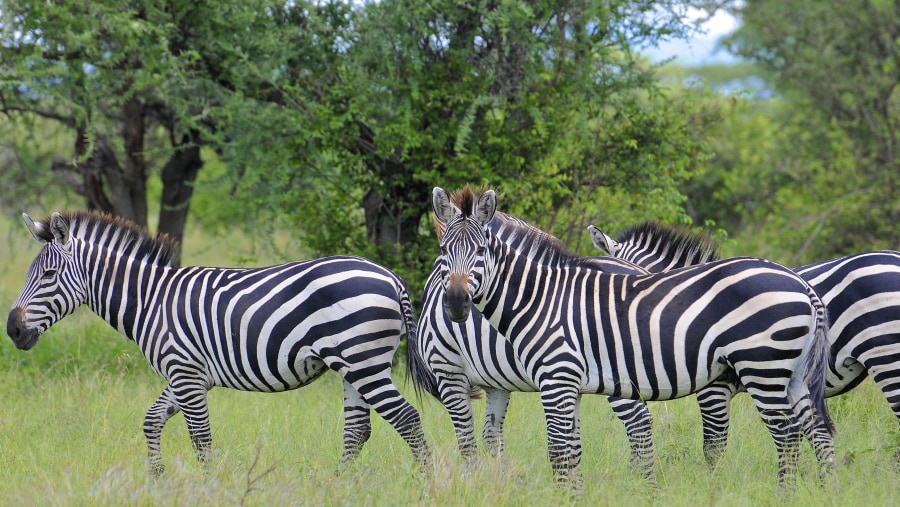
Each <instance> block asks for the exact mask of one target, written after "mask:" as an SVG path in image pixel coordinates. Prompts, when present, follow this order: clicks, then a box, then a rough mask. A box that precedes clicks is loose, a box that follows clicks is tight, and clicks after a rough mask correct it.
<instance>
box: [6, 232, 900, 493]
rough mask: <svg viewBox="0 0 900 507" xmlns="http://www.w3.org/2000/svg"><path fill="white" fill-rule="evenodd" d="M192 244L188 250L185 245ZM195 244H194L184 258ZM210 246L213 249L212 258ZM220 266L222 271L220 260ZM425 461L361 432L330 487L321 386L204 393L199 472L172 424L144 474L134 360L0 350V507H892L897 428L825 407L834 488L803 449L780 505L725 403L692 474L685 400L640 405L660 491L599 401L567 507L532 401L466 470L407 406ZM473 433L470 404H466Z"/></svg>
mask: <svg viewBox="0 0 900 507" xmlns="http://www.w3.org/2000/svg"><path fill="white" fill-rule="evenodd" d="M0 237H2V238H3V241H0V245H2V246H0V308H2V309H3V311H4V313H5V311H6V309H8V308H9V307H10V306H11V304H12V301H13V298H14V297H15V296H16V294H17V293H18V291H19V289H20V287H21V283H22V281H23V279H24V273H25V270H26V269H27V266H28V263H29V262H30V261H31V258H32V256H33V255H34V254H35V253H36V252H37V244H36V243H35V242H34V241H33V240H32V239H31V237H30V235H28V232H27V231H26V230H25V228H24V227H23V226H22V225H21V223H19V222H18V221H12V222H11V221H10V220H9V219H8V218H3V219H0ZM198 237H199V236H198ZM238 239H239V238H231V239H230V240H229V239H227V238H226V239H208V240H204V242H203V244H204V245H205V247H204V248H203V249H198V250H196V251H190V250H186V251H185V253H184V259H185V263H186V264H198V263H201V259H202V263H204V264H219V265H227V264H234V263H235V262H236V260H235V259H247V258H251V257H252V258H255V259H257V262H259V263H269V261H271V262H275V261H280V260H281V259H267V258H266V257H265V256H264V255H261V254H260V252H250V253H248V252H235V251H234V250H232V249H230V247H229V248H226V247H227V246H228V244H232V242H233V244H247V243H249V241H248V240H247V239H246V238H240V240H239V241H238ZM192 243H193V242H192ZM216 245H220V246H216ZM226 251H227V252H229V253H228V254H227V255H225V254H223V253H222V252H226ZM394 378H395V381H396V383H397V384H398V386H399V387H400V388H401V390H402V391H403V392H404V394H405V395H406V396H407V397H408V398H409V399H410V400H411V402H412V403H413V404H414V405H415V406H416V407H417V408H418V409H419V411H420V413H421V414H422V418H423V424H424V426H425V432H426V435H427V437H428V439H429V443H430V444H431V447H432V449H433V452H434V467H433V469H432V470H431V471H430V473H428V474H423V473H420V471H419V470H417V469H416V466H415V464H414V462H413V459H412V455H411V453H410V451H409V449H408V447H407V446H406V445H405V443H404V442H403V441H402V440H401V439H400V437H399V436H398V435H397V434H396V433H395V432H394V431H393V429H392V428H391V427H390V426H388V425H387V424H386V423H384V421H383V420H381V419H380V418H379V417H378V416H377V415H373V425H374V428H373V434H372V438H371V440H370V441H369V443H368V444H367V445H366V447H365V448H364V450H363V453H362V455H361V456H360V458H359V460H358V461H357V463H355V465H354V466H352V467H350V468H349V469H346V470H343V471H341V473H336V472H337V465H338V460H339V457H340V453H341V427H342V414H341V398H342V392H341V385H340V379H339V378H338V376H337V375H336V374H327V375H325V376H324V377H323V378H322V379H321V380H319V381H318V382H316V383H314V384H313V385H311V386H309V387H307V388H304V389H300V390H298V391H293V392H289V393H282V394H257V393H243V392H236V391H229V390H224V389H217V390H213V391H212V392H211V394H210V411H211V418H212V426H213V440H214V448H215V451H214V455H213V458H212V459H211V462H210V465H209V467H208V469H206V470H203V469H201V468H200V467H199V466H198V464H197V463H196V460H195V459H194V454H193V451H192V450H191V446H190V442H189V440H188V436H187V430H186V428H185V425H184V419H183V418H182V417H181V416H180V415H179V416H176V417H174V418H173V419H172V420H171V421H170V422H169V424H168V425H167V426H166V430H165V431H164V432H163V461H164V463H165V465H166V466H167V473H166V474H165V475H164V476H163V477H162V478H160V479H156V480H154V479H151V478H149V476H148V474H147V468H146V465H145V461H144V457H145V454H146V443H145V441H144V437H143V433H142V431H141V424H142V421H143V416H144V412H145V411H146V409H147V408H148V407H149V406H150V404H151V403H152V402H153V401H154V400H155V398H156V397H157V396H158V395H159V393H160V392H161V390H162V389H163V388H164V386H165V384H164V382H163V381H162V379H160V378H158V377H156V376H155V374H153V373H152V371H151V369H150V368H149V366H147V365H146V363H145V360H144V359H143V357H142V356H141V355H140V352H139V351H138V349H137V347H136V346H134V345H133V344H131V343H130V342H128V341H126V340H125V339H124V337H122V336H120V335H118V334H117V333H116V332H115V331H113V330H112V329H111V328H110V327H109V326H108V325H107V324H106V323H104V322H102V321H100V320H99V319H98V318H96V317H94V316H93V315H92V314H90V312H89V311H88V310H87V309H85V308H83V309H81V310H80V311H78V312H76V314H75V315H73V316H70V317H68V318H66V319H65V320H64V321H63V322H61V323H59V324H57V325H56V326H55V327H54V328H52V329H51V330H50V331H49V332H48V333H47V334H46V335H45V336H44V337H43V338H42V339H41V342H40V343H39V344H38V345H37V346H36V347H35V348H34V349H33V350H31V351H29V352H20V351H18V350H16V349H15V348H14V347H13V345H12V343H11V342H10V341H9V339H8V338H6V337H5V336H4V337H3V338H2V340H0V505H17V506H18V505H61V506H62V505H66V506H67V505H110V506H121V505H190V506H200V505H204V506H205V505H280V504H286V505H324V506H331V505H354V506H355V505H491V506H493V505H498V506H507V505H508V506H519V505H569V504H585V505H629V506H634V505H672V506H681V505H683V506H697V505H735V506H743V505H747V506H750V505H753V506H756V505H779V504H791V505H816V506H820V505H866V506H880V505H884V506H887V505H897V503H898V501H900V481H898V480H897V472H896V471H895V468H894V448H895V446H896V445H897V442H898V438H897V421H896V420H895V419H894V417H893V415H892V414H891V412H890V410H889V409H888V406H887V403H886V402H885V400H884V398H883V396H882V395H881V393H880V392H879V391H878V390H877V389H876V388H875V386H874V384H872V382H871V381H866V382H865V383H864V384H863V385H862V386H861V387H859V388H857V389H856V390H855V391H854V392H853V393H851V394H850V395H848V396H844V397H841V398H838V399H833V400H829V402H828V405H829V409H830V410H831V414H832V417H833V418H834V420H835V423H836V425H837V428H838V435H837V437H836V442H835V443H836V447H837V456H838V460H839V462H840V464H839V466H838V470H837V473H836V476H837V481H836V482H837V484H828V485H826V486H824V487H820V486H819V485H818V484H817V483H816V481H815V479H814V477H815V474H814V472H815V463H814V460H813V456H812V452H811V449H810V448H809V446H808V445H805V446H804V449H803V456H802V459H801V475H800V477H799V479H798V483H797V486H796V488H795V490H794V491H793V492H792V493H788V494H786V493H781V494H778V493H777V492H776V488H775V485H774V476H775V469H776V466H775V451H774V446H773V444H772V441H771V438H770V437H769V435H768V433H767V432H766V430H765V428H764V426H763V425H762V422H761V421H760V420H759V417H758V416H757V414H756V411H755V409H754V408H753V406H752V404H751V403H750V400H749V398H748V397H746V396H741V397H739V398H738V399H737V400H735V406H734V420H733V426H732V434H731V439H730V442H729V448H728V451H727V452H726V454H725V457H724V458H723V460H722V461H721V462H720V463H719V465H718V467H717V468H716V469H715V470H709V469H708V468H707V466H706V464H705V462H704V460H703V457H702V452H701V440H700V420H699V413H698V410H697V407H696V403H695V402H694V400H693V398H688V399H683V400H676V401H672V402H666V403H652V404H651V409H652V411H653V413H654V432H655V444H656V452H657V465H656V473H657V478H658V486H657V487H655V488H653V487H649V486H648V485H647V484H646V483H645V482H644V481H643V480H641V479H639V478H637V477H634V476H633V475H632V474H631V473H630V472H629V470H628V449H627V442H626V439H625V435H624V431H623V429H622V426H621V423H619V422H618V420H617V419H615V417H614V416H613V414H612V411H611V410H610V409H609V407H608V405H607V403H606V401H605V399H604V398H603V397H600V396H588V397H586V398H585V399H584V403H583V408H582V428H583V443H584V447H585V449H584V459H583V463H582V468H583V472H584V476H585V489H584V492H583V494H582V495H581V496H580V497H578V498H572V497H571V496H569V495H567V494H566V493H565V492H561V491H559V490H557V489H556V488H555V487H554V486H553V482H552V479H551V476H550V472H549V465H548V463H547V458H546V437H545V431H544V419H543V414H542V411H541V409H540V404H539V400H538V397H537V396H536V395H533V394H516V395H514V396H513V401H512V406H511V410H510V415H509V418H508V422H507V431H506V442H507V448H506V456H505V457H504V458H502V459H498V458H492V457H490V456H488V455H486V454H481V455H479V457H478V458H477V459H475V460H474V461H473V462H470V463H466V462H465V461H463V460H462V459H461V458H460V457H459V455H458V452H457V450H456V444H455V438H454V436H453V430H452V427H451V424H450V419H449V416H448V415H447V413H446V411H445V410H444V408H443V407H442V406H441V405H440V404H439V403H438V402H437V401H436V400H433V399H430V398H427V399H426V398H423V399H416V398H415V397H414V395H413V394H412V389H411V386H410V385H408V384H407V382H405V380H404V372H403V371H402V367H401V368H398V369H397V370H396V371H395V374H394ZM476 409H477V410H478V414H479V415H478V417H479V418H480V417H481V416H482V414H483V410H484V403H483V402H476Z"/></svg>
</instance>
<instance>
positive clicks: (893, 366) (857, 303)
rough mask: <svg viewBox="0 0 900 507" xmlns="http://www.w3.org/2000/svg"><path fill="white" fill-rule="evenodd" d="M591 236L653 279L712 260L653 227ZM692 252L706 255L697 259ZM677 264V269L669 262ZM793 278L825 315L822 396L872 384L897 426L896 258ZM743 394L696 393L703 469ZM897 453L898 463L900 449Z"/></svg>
mask: <svg viewBox="0 0 900 507" xmlns="http://www.w3.org/2000/svg"><path fill="white" fill-rule="evenodd" d="M590 233H591V237H592V239H593V241H594V245H595V246H596V247H597V248H598V249H600V250H601V251H604V252H606V253H608V254H609V255H613V256H615V257H618V258H622V259H625V260H629V261H631V262H634V263H636V264H638V265H640V266H642V267H644V268H646V269H648V270H650V271H653V272H658V271H660V272H661V271H666V270H669V269H672V268H673V267H679V264H681V263H686V264H696V263H703V262H708V261H709V260H711V259H715V258H718V252H717V251H716V250H715V249H714V248H712V246H711V244H710V242H709V241H707V240H706V239H705V238H702V237H693V238H691V237H689V236H687V235H684V234H673V232H672V231H671V230H669V229H667V228H665V227H661V226H659V225H657V224H641V225H639V226H637V227H633V228H630V229H629V230H627V231H625V232H624V233H623V234H622V235H621V236H620V237H619V239H618V241H616V240H613V239H612V238H610V237H609V236H606V235H605V234H603V233H602V232H601V231H600V230H599V229H596V228H593V229H590ZM698 252H705V255H696V254H697V253H698ZM676 253H677V254H676ZM687 254H693V256H691V255H687ZM679 257H680V261H679V262H678V263H675V264H673V263H672V262H671V261H672V260H673V258H679ZM794 271H795V272H796V273H797V274H799V275H800V277H801V278H803V279H805V280H806V281H807V282H808V283H809V284H810V286H812V287H813V289H815V291H816V293H817V294H818V295H819V296H820V298H821V299H822V302H823V303H824V304H825V307H826V308H827V310H828V318H829V332H828V341H829V343H830V347H831V351H830V354H829V357H830V359H831V360H830V363H829V368H828V371H827V375H826V382H825V396H826V397H832V396H838V395H841V394H844V393H846V392H848V391H850V390H851V389H853V388H854V387H856V386H857V385H859V383H860V382H862V381H863V379H865V378H866V376H871V377H872V379H873V380H874V381H875V383H876V384H877V385H878V387H879V388H880V389H881V391H882V392H883V393H884V396H885V398H886V399H887V401H888V404H889V405H890V407H891V410H892V411H893V412H894V415H895V416H896V417H897V419H898V421H900V367H898V364H900V252H897V251H893V250H881V251H874V252H865V253H860V254H856V255H850V256H846V257H840V258H837V259H831V260H827V261H822V262H817V263H814V264H809V265H806V266H801V267H799V268H796V269H794ZM743 391H745V388H744V386H743V385H741V383H740V382H739V381H738V379H736V378H735V377H734V376H733V375H725V376H724V377H722V378H721V379H720V381H719V382H716V383H715V384H714V385H711V386H710V387H708V388H706V389H704V390H701V391H700V392H698V393H697V401H698V403H699V405H700V414H701V417H702V420H703V450H704V454H705V455H706V459H707V461H708V462H709V463H710V464H715V463H716V462H717V461H718V460H719V458H720V457H721V455H722V453H724V452H725V446H726V443H727V439H728V428H729V424H730V404H731V399H732V397H734V395H735V394H736V393H738V392H743ZM896 452H898V461H900V449H898V450H897V451H896Z"/></svg>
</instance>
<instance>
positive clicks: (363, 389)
mask: <svg viewBox="0 0 900 507" xmlns="http://www.w3.org/2000/svg"><path fill="white" fill-rule="evenodd" d="M373 370H374V368H373V367H372V365H369V366H368V367H359V368H350V369H347V370H346V371H342V370H338V371H342V372H343V373H344V381H345V382H349V383H350V384H351V385H352V386H353V387H354V388H355V389H356V392H358V393H359V394H360V396H362V399H363V400H364V401H365V402H366V403H368V404H369V406H371V407H372V408H373V409H375V412H377V413H378V415H380V416H381V417H382V418H383V419H384V420H385V421H387V422H388V424H390V425H391V426H392V427H393V428H394V429H395V430H396V431H397V433H399V434H400V436H401V437H403V440H405V441H406V443H407V444H409V448H410V449H411V450H412V453H413V456H414V457H415V459H416V461H417V462H418V463H419V464H420V465H422V466H423V467H426V468H427V466H428V465H429V464H430V463H431V453H430V451H429V450H428V444H427V442H426V441H425V433H424V432H423V431H422V420H421V418H420V417H419V412H418V411H416V409H415V408H414V407H413V406H412V405H410V404H409V402H407V401H406V400H405V399H404V398H403V396H401V395H400V391H398V390H397V387H396V386H395V385H394V382H393V381H392V380H391V365H390V363H385V364H383V365H381V368H380V369H379V370H376V371H375V372H374V373H373Z"/></svg>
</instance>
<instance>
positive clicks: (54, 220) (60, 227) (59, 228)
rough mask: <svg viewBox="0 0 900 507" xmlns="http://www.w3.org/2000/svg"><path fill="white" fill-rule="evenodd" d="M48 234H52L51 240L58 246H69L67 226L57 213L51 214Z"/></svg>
mask: <svg viewBox="0 0 900 507" xmlns="http://www.w3.org/2000/svg"><path fill="white" fill-rule="evenodd" d="M50 232H52V233H53V239H54V241H56V242H57V243H59V245H60V246H68V245H69V224H67V223H66V221H65V220H64V219H63V217H62V215H60V214H59V212H58V211H55V212H53V215H52V216H51V217H50Z"/></svg>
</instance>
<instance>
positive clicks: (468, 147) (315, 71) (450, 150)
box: [244, 0, 714, 280]
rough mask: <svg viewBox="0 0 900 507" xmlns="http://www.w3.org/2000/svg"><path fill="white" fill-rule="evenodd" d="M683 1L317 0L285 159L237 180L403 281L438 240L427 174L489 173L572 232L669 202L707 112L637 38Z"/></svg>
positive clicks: (434, 179)
mask: <svg viewBox="0 0 900 507" xmlns="http://www.w3.org/2000/svg"><path fill="white" fill-rule="evenodd" d="M691 4H692V2H677V3H666V4H660V3H656V2H643V1H614V2H604V3H597V2H587V1H576V2H559V1H549V0H548V1H542V2H531V3H523V2H482V3H459V2H455V1H454V2H451V1H446V0H431V1H426V2H421V1H415V2H413V1H408V0H387V1H379V2H372V3H367V4H365V5H363V6H362V7H359V8H350V7H348V6H346V5H343V4H342V6H341V7H339V6H336V5H329V7H328V8H327V9H321V10H319V11H318V13H319V17H318V18H317V21H316V23H318V24H317V25H316V26H318V27H319V29H318V30H317V31H316V33H317V34H318V35H319V37H318V38H316V39H315V40H307V41H306V43H307V44H306V45H304V46H303V47H305V48H307V50H306V51H304V54H311V55H312V54H314V55H317V57H315V58H309V59H308V60H306V61H304V65H303V67H295V66H289V69H290V71H289V72H288V74H287V75H286V76H283V77H284V78H285V79H284V80H282V81H280V82H281V83H282V88H283V89H285V90H289V91H288V92H287V94H288V95H290V96H291V101H292V102H293V103H298V104H299V103H302V104H308V105H309V106H308V109H309V110H310V111H313V113H312V116H315V119H314V120H313V121H312V122H309V121H307V120H306V119H304V121H307V124H308V125H309V126H310V128H309V129H306V130H305V131H303V132H300V133H299V135H298V136H297V137H296V138H295V139H294V140H293V143H294V149H293V150H291V151H292V156H291V161H292V163H289V164H285V163H278V161H276V160H272V163H270V164H267V167H268V168H269V171H268V172H267V174H266V175H265V176H264V177H260V176H259V175H250V174H249V173H248V174H245V175H244V179H245V183H247V184H251V185H254V186H255V187H256V188H257V189H258V191H257V192H253V193H254V194H257V195H258V194H260V193H264V194H265V195H269V196H271V197H272V198H271V199H270V200H269V203H271V204H272V205H273V206H274V207H275V208H276V209H277V210H278V212H279V213H280V214H281V216H283V217H285V219H286V220H287V221H289V222H296V223H304V224H308V223H312V224H314V227H312V228H305V227H304V229H303V231H301V234H303V235H304V238H305V239H306V243H307V244H308V245H311V246H313V248H314V249H315V250H316V251H321V252H328V251H335V250H343V249H347V250H350V251H355V252H365V253H366V254H368V255H371V256H373V257H375V258H377V259H380V260H382V261H384V262H387V263H388V264H389V265H391V266H404V267H403V268H401V273H402V274H403V275H404V278H409V279H413V280H421V278H422V277H423V273H427V272H428V271H429V270H430V263H431V260H432V259H433V257H434V252H435V249H436V244H435V242H434V239H433V233H431V232H430V231H429V229H430V226H429V223H430V222H429V220H428V216H429V213H430V204H429V203H430V195H431V188H432V187H433V186H435V185H439V186H443V187H445V188H451V189H452V188H456V187H459V186H461V185H463V184H464V183H467V182H468V183H473V184H476V185H478V184H483V183H488V184H491V185H493V186H496V187H499V188H500V190H501V191H502V193H503V196H504V200H503V205H504V209H505V210H506V211H510V212H513V213H516V214H519V215H520V216H523V217H524V218H527V219H529V220H531V221H532V222H534V223H536V224H538V225H541V226H544V227H545V228H547V229H548V230H550V231H552V232H554V233H557V234H560V235H561V236H563V239H565V240H566V241H570V242H576V243H578V242H581V244H582V245H585V244H588V243H587V240H586V239H584V240H582V238H586V235H585V232H584V227H585V226H586V225H587V223H588V222H589V221H590V219H591V218H590V217H598V218H602V217H603V216H604V213H605V212H606V211H605V210H620V209H628V208H629V207H642V206H646V207H645V208H643V209H645V210H646V209H655V210H663V209H664V212H665V216H666V217H667V218H677V217H678V212H677V210H679V209H680V206H681V204H682V201H683V197H682V195H681V194H680V193H679V192H678V185H679V184H680V183H681V182H682V181H684V180H685V179H686V178H688V177H689V175H690V173H691V171H692V168H693V167H694V166H695V164H696V161H697V159H698V158H699V157H701V156H702V152H703V141H702V132H703V130H704V128H705V126H706V125H707V124H708V123H709V122H710V121H714V114H713V113H710V112H704V111H700V108H698V107H696V106H695V105H694V104H692V103H691V101H690V100H688V99H686V98H685V99H684V100H682V99H681V98H676V100H669V96H668V95H667V91H666V90H663V89H660V88H659V87H658V86H657V81H656V78H655V74H654V67H652V66H651V65H648V64H647V63H646V62H645V61H644V60H643V59H642V58H640V55H639V54H637V51H636V49H637V48H639V47H641V46H642V45H647V44H653V43H655V42H656V41H658V40H659V39H660V38H661V37H664V36H680V35H683V34H685V33H687V32H688V31H689V30H691V27H690V26H689V25H685V24H683V21H682V16H683V14H684V12H685V10H686V9H687V8H688V7H689V6H690V5H691ZM666 8H670V9H671V10H665V9H666ZM336 11H340V12H339V13H337V12H336ZM311 18H313V16H311ZM311 48H318V49H317V50H313V49H311ZM310 62H312V63H313V66H312V68H310V67H309V64H310ZM298 68H302V69H303V70H304V72H300V71H299V70H298ZM313 108H315V109H313ZM298 168H302V169H298ZM613 195H614V196H616V199H617V200H616V201H614V202H610V201H609V200H606V201H601V199H605V198H609V197H610V196H613ZM360 203H361V204H362V209H360ZM607 216H616V213H611V215H607ZM618 216H622V214H621V213H619V214H618ZM315 224H328V225H327V230H326V229H325V228H323V227H321V226H320V227H316V226H315ZM361 224H365V228H364V229H362V228H361ZM338 231H340V233H338V234H334V233H335V232H338Z"/></svg>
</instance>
